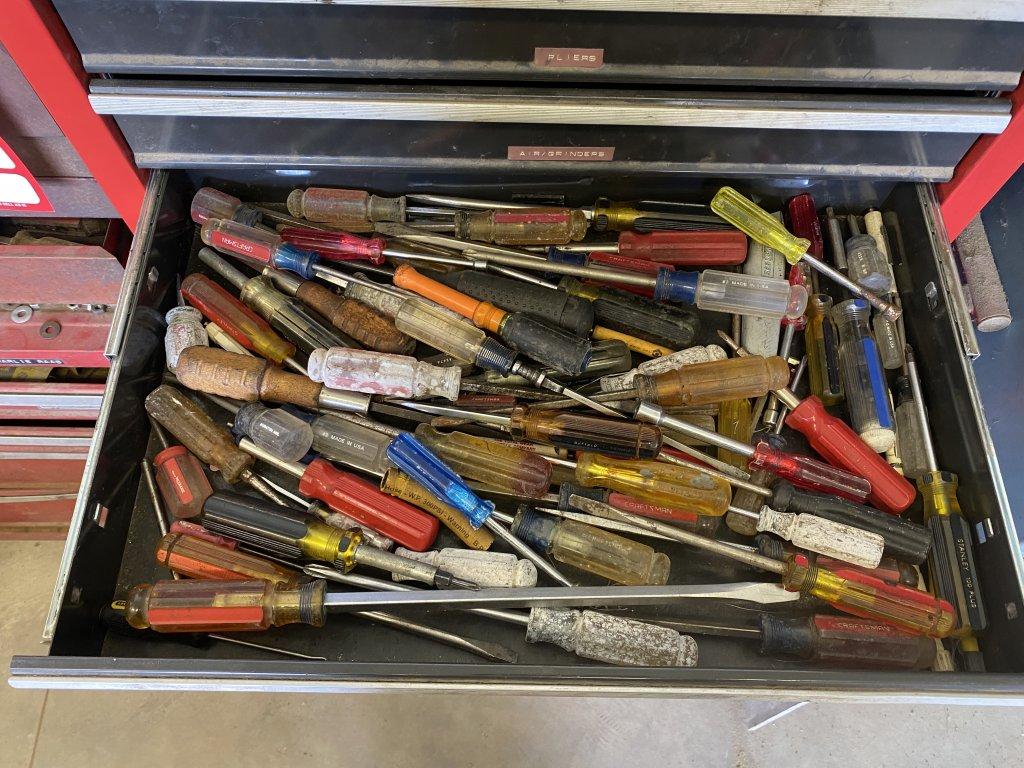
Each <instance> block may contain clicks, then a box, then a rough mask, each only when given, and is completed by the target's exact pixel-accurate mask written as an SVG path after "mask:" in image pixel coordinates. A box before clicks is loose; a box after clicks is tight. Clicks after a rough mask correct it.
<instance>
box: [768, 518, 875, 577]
mask: <svg viewBox="0 0 1024 768" xmlns="http://www.w3.org/2000/svg"><path fill="white" fill-rule="evenodd" d="M757 529H758V530H759V531H766V532H768V533H774V534H776V535H777V536H781V537H782V538H783V539H786V540H787V541H791V542H793V545H794V546H795V547H799V548H800V549H806V550H807V551H808V552H817V553H819V554H821V555H825V556H826V557H831V558H835V559H836V560H842V561H843V562H844V563H853V564H854V565H859V566H861V567H862V568H875V567H877V566H878V564H879V563H880V562H881V561H882V548H883V546H884V545H885V540H884V539H883V538H882V537H881V536H879V535H878V534H877V533H869V532H868V531H862V530H860V529H859V528H854V527H852V526H849V525H843V524H842V523H836V522H833V521H831V520H826V519H825V518H823V517H817V516H815V515H796V514H793V513H792V512H778V511H776V510H774V509H772V508H771V507H767V506H765V507H762V508H761V517H760V519H759V520H758V523H757Z"/></svg>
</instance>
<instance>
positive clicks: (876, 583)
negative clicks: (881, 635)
mask: <svg viewBox="0 0 1024 768" xmlns="http://www.w3.org/2000/svg"><path fill="white" fill-rule="evenodd" d="M782 583H783V586H785V587H786V589H788V590H790V591H800V592H806V593H808V594H810V595H813V596H814V597H818V598H821V599H822V600H824V601H825V602H827V603H829V604H830V605H832V606H833V607H834V608H837V609H839V610H841V611H844V612H845V613H851V614H853V615H854V616H860V617H861V618H865V619H875V620H878V621H883V622H885V623H886V624H892V625H893V626H896V627H901V628H903V629H905V630H907V631H909V632H915V633H917V634H923V635H928V636H929V637H938V638H943V637H948V636H949V635H950V634H951V633H952V632H953V629H954V627H955V626H956V614H955V613H954V612H953V606H951V605H950V604H949V603H948V602H946V601H945V600H940V599H938V598H935V597H933V596H932V595H930V594H928V593H927V592H923V591H921V590H918V589H911V588H909V587H904V586H901V585H893V584H886V583H885V582H884V581H882V580H881V579H876V578H875V577H873V576H869V575H867V574H866V573H864V572H862V571H857V570H854V569H840V570H837V571H834V572H833V571H827V570H825V569H824V568H818V567H816V566H812V565H810V564H809V562H808V560H807V558H806V557H805V556H804V555H796V556H795V557H791V558H789V559H787V561H786V571H785V573H784V574H783V577H782Z"/></svg>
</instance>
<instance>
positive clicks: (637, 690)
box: [11, 168, 1024, 703]
mask: <svg viewBox="0 0 1024 768" xmlns="http://www.w3.org/2000/svg"><path fill="white" fill-rule="evenodd" d="M279 170H282V169H273V168H269V169H262V170H260V171H258V172H257V171H252V172H246V171H245V170H222V171H218V172H216V173H215V174H214V175H213V180H215V181H216V182H217V183H218V184H222V185H224V186H225V187H230V188H234V189H239V190H240V189H243V188H244V189H245V190H246V191H247V192H248V194H250V195H251V196H252V197H253V198H254V199H262V200H266V199H272V198H275V197H276V198H281V197H283V196H284V195H285V194H286V192H287V191H288V190H289V189H290V188H291V187H290V183H289V182H287V181H286V182H285V183H284V184H282V177H281V175H280V174H279V173H278V171H279ZM207 180H210V176H209V172H208V171H205V170H202V169H192V170H191V171H189V172H173V173H166V172H157V173H155V174H154V175H153V176H152V178H151V182H150V187H149V194H148V197H147V201H146V205H145V206H144V211H145V216H144V220H143V221H142V226H140V227H139V234H138V235H137V238H136V243H135V247H134V250H133V253H132V257H131V259H130V262H129V265H128V269H127V276H126V280H125V284H126V286H129V287H128V288H126V292H125V297H124V299H125V303H126V307H127V310H126V312H125V315H124V318H125V320H124V322H125V323H126V324H127V326H126V330H125V332H124V333H123V334H117V335H116V336H115V338H120V339H123V338H131V336H132V334H133V332H134V331H135V328H134V327H133V326H137V325H138V324H139V323H140V322H141V323H143V324H144V323H146V322H148V320H147V319H146V317H147V315H148V314H150V313H151V311H152V308H154V307H157V308H159V309H160V310H163V309H166V308H167V307H168V306H169V305H170V304H171V303H172V301H173V295H174V292H173V288H174V285H175V280H176V277H177V276H178V275H179V274H181V273H182V272H183V271H184V269H186V264H187V260H188V254H189V252H190V247H189V246H190V244H191V245H192V246H193V247H195V243H194V239H195V238H194V233H193V231H192V227H191V225H190V224H183V223H181V222H183V221H184V219H183V218H182V217H181V213H180V212H181V211H183V210H184V208H183V207H182V206H187V201H188V200H189V199H190V196H191V193H192V192H193V191H194V189H195V187H196V186H199V185H201V184H202V183H205V182H206V181H207ZM357 180H358V177H353V176H350V175H348V172H347V171H345V170H343V169H335V170H333V171H331V172H327V171H322V172H321V174H320V175H319V176H318V181H319V182H322V183H327V184H336V185H339V186H340V185H346V184H349V185H351V184H353V183H354V182H355V181H357ZM593 181H594V180H593V179H589V178H584V177H581V174H578V173H577V174H556V173H551V174H549V175H548V177H547V178H546V180H544V181H536V182H535V187H534V188H535V189H536V191H539V192H553V193H557V194H559V195H562V196H564V197H565V198H566V199H567V201H568V202H570V203H580V202H586V201H589V200H590V199H591V198H592V197H593V195H594V192H595V190H594V189H593V187H592V185H593ZM452 183H453V184H454V183H455V182H452ZM702 183H703V184H704V185H706V188H713V187H714V186H715V185H716V184H717V180H716V179H705V180H703V182H702ZM434 184H435V182H434V181H432V178H431V177H430V176H429V175H426V174H420V175H419V176H411V175H409V174H407V173H404V172H401V171H392V172H388V171H385V170H381V171H379V172H377V173H376V174H375V176H374V187H375V189H376V190H377V191H378V192H381V193H390V192H400V191H402V189H403V188H406V187H408V188H417V189H431V188H435V187H434ZM620 184H623V185H625V186H624V191H626V192H629V193H631V194H632V195H633V196H636V197H642V196H644V195H646V194H649V192H650V190H651V189H653V188H655V187H656V183H655V180H653V179H651V178H645V177H643V176H639V175H638V176H635V177H632V178H631V179H630V180H628V181H623V180H620ZM741 186H742V188H743V189H745V190H747V191H750V192H757V193H758V194H761V195H764V196H765V200H766V201H767V202H769V203H771V202H774V203H778V202H781V200H783V199H784V198H785V197H787V196H789V195H790V194H791V191H790V190H788V189H787V187H786V185H784V184H783V185H774V184H773V183H770V182H768V181H759V180H756V179H749V180H743V181H742V183H741ZM438 188H439V189H442V190H444V187H443V186H441V187H438ZM801 188H802V189H806V190H808V191H810V192H812V193H813V194H814V195H815V197H816V201H817V203H818V204H819V205H826V204H829V203H834V204H836V205H839V206H841V207H843V208H846V207H850V209H851V210H853V209H857V210H860V209H862V208H863V207H864V206H865V205H867V204H877V205H880V206H881V207H882V208H883V209H885V210H890V211H893V212H895V213H896V214H897V215H898V216H899V217H900V223H901V235H902V242H903V256H902V259H901V261H900V263H899V264H898V265H897V272H898V279H899V283H900V286H901V291H902V298H903V302H904V307H905V311H906V319H907V331H908V335H909V338H910V341H911V342H912V343H913V344H914V347H915V350H916V351H917V356H918V358H919V361H920V366H921V369H922V371H923V373H924V374H925V376H926V379H925V381H924V388H925V396H926V398H927V399H928V400H929V401H930V402H932V403H942V417H941V418H938V417H937V418H935V419H934V429H935V432H936V440H937V444H938V445H939V446H940V451H941V454H940V457H939V460H940V463H941V464H943V465H944V466H948V467H949V468H950V469H951V470H953V471H955V472H957V473H958V474H959V476H960V481H961V492H960V500H961V503H962V505H963V508H964V510H965V511H966V512H967V513H968V514H969V515H970V517H971V519H972V520H973V521H974V522H976V523H986V525H985V526H984V527H986V528H987V529H988V535H987V536H986V537H984V541H983V543H981V544H979V545H978V546H977V553H976V555H977V562H978V566H979V570H980V577H981V580H982V582H981V583H982V586H983V588H984V591H985V600H986V605H987V608H988V611H989V615H990V621H991V625H990V627H989V629H988V630H987V633H986V634H985V636H984V638H983V639H982V650H983V652H984V656H985V662H986V665H987V667H988V669H989V670H990V672H988V673H986V674H976V675H968V674H952V673H950V674H939V673H917V674H903V673H900V674H895V673H882V672H870V673H867V672H858V671H851V670H815V669H809V668H803V667H795V666H794V665H793V664H792V663H786V662H777V661H772V660H770V659H765V658H762V657H760V656H758V655H757V654H756V652H755V649H754V648H753V647H752V646H753V645H754V644H752V643H745V642H743V641H737V640H732V639H727V638H716V637H706V638H701V639H700V649H701V650H700V652H701V662H700V667H699V668H695V669H661V668H631V669H619V668H611V667H605V666H602V665H597V664H590V663H586V662H582V661H580V660H579V659H577V658H576V657H574V656H572V655H570V654H567V653H565V652H562V651H561V650H559V649H557V648H554V647H552V646H544V645H529V644H525V643H523V642H522V635H521V629H520V628H518V627H512V626H507V625H504V624H497V623H490V622H485V620H483V619H481V618H479V617H471V616H468V615H465V614H456V613H450V614H445V615H444V616H443V617H442V616H438V617H434V619H433V620H434V621H437V622H439V623H440V622H443V623H444V626H445V627H447V628H451V629H453V630H454V631H460V632H464V633H465V634H467V635H469V636H474V637H481V638H489V639H492V640H495V641H497V642H500V643H503V644H506V645H508V646H510V647H513V648H516V649H517V650H518V652H519V654H520V663H518V664H511V665H497V664H494V665H486V664H479V663H476V662H474V661H473V657H470V656H465V655H463V654H462V653H461V652H459V651H455V650H452V649H448V648H446V647H443V646H440V645H436V644H433V643H431V642H429V641H426V640H422V639H419V638H413V637H409V636H405V635H400V634H397V633H395V632H393V631H391V630H389V629H384V628H379V627H376V626H373V625H370V624H368V623H360V622H359V621H358V620H356V619H352V618H347V617H334V618H333V619H330V620H329V621H328V623H327V626H326V627H324V628H323V629H319V630H317V629H313V628H310V627H287V628H284V629H282V630H277V631H273V632H270V633H267V634H266V636H261V637H260V638H258V639H262V640H264V641H266V642H272V643H275V644H277V645H280V646H283V647H287V648H290V649H292V650H297V651H301V652H304V653H310V654H316V655H322V656H324V657H326V658H327V659H328V661H323V662H319V661H295V660H288V661H283V660H281V659H279V658H277V657H272V656H264V655H262V654H261V653H260V652H258V651H253V650H251V649H240V648H237V647H235V646H232V645H227V644H223V643H216V644H213V645H211V646H209V647H205V648H194V647H192V646H189V645H183V644H179V643H174V642H153V641H144V640H140V639H138V638H126V637H123V636H121V635H115V634H108V633H107V632H106V631H105V630H104V629H103V627H102V625H100V624H99V623H98V622H97V621H96V617H97V615H98V614H99V612H100V610H101V609H102V608H103V607H104V606H106V605H108V604H109V603H110V601H111V599H112V598H113V597H114V595H115V594H119V592H120V591H121V590H123V589H124V588H125V587H127V586H128V585H130V584H134V583H138V582H140V581H145V580H149V579H152V578H155V577H156V576H157V571H156V567H155V565H154V563H153V559H152V551H153V545H154V543H155V541H156V538H157V536H158V533H157V525H156V522H155V520H154V518H153V513H152V509H151V507H150V505H149V504H148V502H147V501H146V499H147V496H146V494H145V491H144V490H142V489H141V488H140V485H139V473H138V471H137V466H138V462H139V460H140V458H141V457H142V456H143V452H144V451H145V450H147V443H148V442H149V441H150V435H149V427H148V423H147V420H146V416H145V413H144V411H143V408H142V398H143V397H144V396H145V394H147V393H148V392H149V391H150V390H151V389H152V388H153V387H154V386H155V383H156V382H157V381H159V377H160V375H161V371H162V365H163V356H162V352H161V350H160V349H159V347H157V346H154V347H153V348H152V351H151V354H150V358H149V361H148V364H147V365H134V366H132V367H131V368H130V369H129V368H128V367H127V366H125V365H124V364H123V342H118V343H115V346H114V349H112V350H111V351H112V353H113V354H114V362H113V365H112V367H111V372H110V380H109V388H108V391H107V393H106V395H105V398H104V402H103V408H102V411H101V414H100V417H99V420H98V422H97V434H98V439H97V440H96V442H95V444H94V446H93V448H92V450H91V451H90V454H89V457H88V462H87V466H86V477H85V481H84V485H83V492H82V494H81V496H80V498H79V501H78V504H77V507H76V510H75V519H74V521H73V525H72V530H71V536H70V538H69V541H68V545H67V549H66V552H65V558H64V561H63V563H62V571H61V578H60V580H59V584H58V590H57V594H56V595H55V601H54V604H53V609H52V612H51V615H50V619H49V622H48V631H49V632H50V633H51V634H52V638H53V641H52V644H51V647H50V655H49V656H48V657H16V658H15V659H14V661H13V663H12V678H11V680H12V684H13V685H15V686H23V687H86V688H90V687H91V688H134V687H145V688H167V689H172V688H187V689H232V690H301V691H357V690H358V691H379V690H393V689H399V690H489V691H515V692H519V693H523V692H537V693H539V692H566V693H573V694H580V693H595V694H604V695H608V694H615V695H641V694H657V695H695V694H701V693H710V692H716V693H728V694H732V695H746V696H753V695H757V696H769V697H770V696H779V697H787V698H793V697H800V698H811V697H830V698H834V697H836V696H842V697H844V698H852V699H857V700H862V701H867V700H876V701H877V700H879V699H883V700H886V701H890V702H891V701H896V700H907V699H913V698H921V699H924V698H927V699H928V700H930V701H935V700H944V701H963V700H967V699H970V700H975V699H980V698H985V699H991V700H998V701H999V702H1001V703H1010V702H1017V703H1022V702H1024V674H1022V673H1024V659H1022V657H1021V655H1020V653H1019V649H1020V647H1021V643H1022V642H1024V618H1022V617H1021V608H1022V606H1024V592H1022V581H1021V573H1022V568H1021V561H1020V553H1019V551H1018V549H1017V547H1016V536H1015V535H1014V534H1013V521H1012V518H1011V514H1010V510H1009V507H1008V505H1007V502H1006V498H1005V493H1004V491H1003V487H1002V480H1001V478H1000V476H999V474H998V469H997V468H996V465H995V462H994V458H993V451H992V446H991V441H990V439H989V435H988V431H987V427H986V426H985V422H984V418H983V414H982V411H981V406H980V404H979V401H978V395H977V389H976V383H975V380H974V376H973V373H972V370H971V365H970V361H969V360H968V357H967V354H966V349H967V347H968V344H967V343H966V342H967V341H969V338H968V337H969V334H967V335H965V329H964V328H962V327H961V325H960V320H959V319H958V317H957V312H956V311H955V306H956V304H955V302H954V301H953V299H954V295H953V294H952V291H953V290H954V288H953V286H954V285H955V283H954V282H953V281H952V280H951V277H952V273H951V272H950V269H951V267H952V261H951V254H950V252H949V249H948V246H947V245H946V244H945V239H944V237H943V233H942V228H941V225H940V224H939V219H938V212H937V211H938V209H937V206H936V202H935V198H934V195H933V193H932V190H931V188H930V187H929V186H928V185H923V184H917V185H915V184H900V185H896V186H895V187H891V186H890V185H881V186H879V187H877V188H875V187H872V186H871V185H869V184H867V183H859V184H856V185H854V186H853V188H852V189H851V186H850V185H847V184H837V183H835V182H831V183H826V182H823V181H816V180H809V179H808V180H805V181H804V183H803V185H802V187H801ZM473 189H474V193H475V194H479V195H480V196H481V197H500V196H501V195H503V194H507V191H506V190H504V188H503V185H502V184H501V183H500V182H497V181H493V180H492V181H491V182H489V184H482V185H480V186H475V187H474V188H473ZM854 191H856V192H857V193H859V196H857V197H853V192H854ZM678 196H680V197H683V196H685V191H680V192H679V193H678ZM698 197H705V198H706V192H705V193H703V194H700V195H697V194H694V198H695V199H698ZM175 211H177V212H178V214H177V215H175V213H174V212H175ZM158 217H159V218H160V221H161V222H162V223H161V225H160V227H159V228H158V227H157V224H156V222H157V219H158ZM172 222H178V223H176V224H175V223H172ZM142 275H146V276H147V277H148V279H145V280H143V279H141V276H142ZM116 330H117V329H115V332H116ZM136 347H138V345H136ZM151 449H152V448H151V447H150V450H151ZM665 551H666V552H667V553H669V554H670V555H671V556H672V557H673V562H676V563H683V562H685V563H686V567H685V568H680V569H679V573H677V574H676V575H677V576H682V575H683V574H685V578H687V579H689V580H691V581H704V582H710V581H716V580H737V579H745V578H752V577H754V574H753V573H751V572H744V571H742V570H740V569H737V568H733V567H731V566H729V565H724V564H722V563H716V562H712V561H710V560H705V559H703V558H701V557H700V556H699V555H697V554H695V553H693V552H689V553H685V552H684V551H683V550H679V549H675V548H673V547H672V546H666V548H665ZM645 610H649V611H654V610H656V609H645ZM659 610H661V609H659ZM664 610H670V609H664ZM254 639H257V638H254Z"/></svg>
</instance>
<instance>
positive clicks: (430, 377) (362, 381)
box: [297, 347, 462, 405]
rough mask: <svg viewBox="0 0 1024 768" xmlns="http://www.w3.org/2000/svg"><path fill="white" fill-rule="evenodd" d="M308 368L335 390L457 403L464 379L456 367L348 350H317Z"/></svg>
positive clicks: (361, 350)
mask: <svg viewBox="0 0 1024 768" xmlns="http://www.w3.org/2000/svg"><path fill="white" fill-rule="evenodd" d="M308 368H309V378H310V379H312V380H313V381H318V382H323V384H324V385H325V386H327V387H330V388H332V389H341V390H344V391H346V392H365V393H367V394H375V395H387V396H389V397H417V398H418V397H443V398H446V399H448V400H456V399H458V397H459V381H460V380H461V378H462V372H461V371H460V370H459V368H458V367H457V366H445V367H440V366H436V365H431V364H430V363H424V362H420V361H419V360H417V359H416V358H415V357H411V356H409V355H392V354H388V353H387V352H372V351H370V350H365V349H348V348H346V347H331V348H329V349H318V350H315V351H314V352H313V354H311V355H310V356H309V365H308ZM297 405H301V403H297Z"/></svg>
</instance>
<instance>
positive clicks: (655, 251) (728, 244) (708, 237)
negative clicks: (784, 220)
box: [619, 230, 747, 267]
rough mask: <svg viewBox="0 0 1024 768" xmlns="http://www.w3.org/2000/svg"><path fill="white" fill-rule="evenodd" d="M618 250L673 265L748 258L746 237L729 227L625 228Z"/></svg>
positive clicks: (717, 264) (719, 264)
mask: <svg viewBox="0 0 1024 768" xmlns="http://www.w3.org/2000/svg"><path fill="white" fill-rule="evenodd" d="M619 253H621V254H622V255H624V256H632V257H633V258H637V259H647V260H648V261H653V262H656V263H658V264H667V265H672V266H674V267H709V266H711V267H732V266H736V265H738V264H742V263H743V262H744V260H745V259H746V258H747V238H746V236H745V235H744V234H743V233H742V232H735V231H730V230H707V231H702V230H697V231H689V232H687V231H679V232H671V231H657V232H644V233H641V232H622V233H620V234H619Z"/></svg>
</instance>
